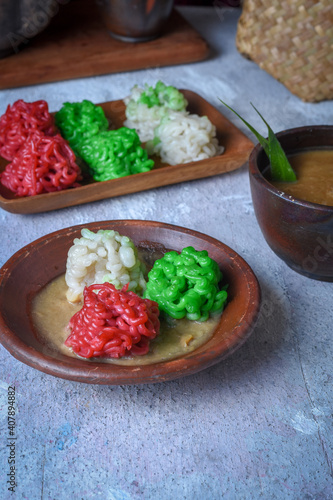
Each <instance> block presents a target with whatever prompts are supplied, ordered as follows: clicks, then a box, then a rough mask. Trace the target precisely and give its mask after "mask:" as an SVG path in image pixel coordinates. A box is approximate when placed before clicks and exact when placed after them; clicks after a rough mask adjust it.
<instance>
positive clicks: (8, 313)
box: [0, 220, 260, 385]
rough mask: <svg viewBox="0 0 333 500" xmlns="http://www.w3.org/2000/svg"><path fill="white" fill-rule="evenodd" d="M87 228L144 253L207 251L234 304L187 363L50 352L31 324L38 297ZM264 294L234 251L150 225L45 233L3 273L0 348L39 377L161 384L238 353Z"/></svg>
mask: <svg viewBox="0 0 333 500" xmlns="http://www.w3.org/2000/svg"><path fill="white" fill-rule="evenodd" d="M83 227H88V228H89V229H91V230H92V231H97V230H98V229H111V228H112V229H114V230H116V231H118V232H119V233H120V234H123V235H127V236H129V237H130V238H132V240H133V241H134V243H135V245H137V246H139V247H144V248H148V249H151V250H158V251H160V250H162V251H165V249H174V250H177V251H181V250H182V248H184V247H186V246H189V245H192V246H193V247H194V248H196V249H197V250H207V251H208V253H209V255H210V257H212V258H213V259H215V260H216V261H217V262H218V264H219V266H220V268H221V270H222V271H223V274H224V280H225V281H226V282H227V283H229V289H228V294H229V301H228V304H227V306H226V308H225V310H224V312H223V315H222V316H221V320H220V322H219V324H218V327H217V328H216V330H215V332H214V334H213V337H212V338H211V339H210V340H209V341H208V342H207V343H206V344H204V345H203V346H201V347H200V348H198V349H197V350H195V351H193V352H191V353H190V354H187V355H186V356H184V357H182V358H179V359H175V360H171V361H167V362H161V363H155V364H152V365H145V366H122V365H114V364H107V363H98V362H89V361H85V360H82V359H79V358H72V357H69V356H66V355H64V354H62V353H60V352H58V351H55V350H51V349H50V348H48V347H47V346H46V345H44V344H43V343H42V342H41V341H40V340H38V338H37V337H36V334H35V331H34V326H33V324H32V320H31V302H32V299H33V298H34V296H35V295H36V294H37V293H38V292H39V291H40V290H41V289H42V288H43V287H44V286H45V285H46V284H47V283H49V282H50V281H51V280H52V279H54V278H55V277H57V276H59V275H60V274H63V273H64V272H65V265H66V259H67V252H68V249H69V248H70V246H71V245H72V243H73V239H74V238H76V237H80V236H81V229H82V228H83ZM259 306H260V288H259V284H258V281H257V279H256V277H255V275H254V273H253V271H252V270H251V268H250V267H249V266H248V264H247V263H246V262H245V261H244V260H243V259H242V258H241V257H240V256H239V255H238V254H237V253H236V252H234V251H233V250H232V249H230V248H229V247H227V246H226V245H224V244H223V243H221V242H220V241H218V240H216V239H214V238H211V237H209V236H206V235H204V234H201V233H198V232H195V231H191V230H190V229H185V228H181V227H178V226H173V225H169V224H163V223H159V222H151V221H135V220H124V221H121V220H117V221H103V222H93V223H90V224H84V225H80V226H74V227H69V228H66V229H62V230H60V231H57V232H55V233H51V234H48V235H46V236H44V237H43V238H40V239H38V240H36V241H34V242H32V243H30V244H29V245H27V246H26V247H24V248H22V249H21V250H19V251H18V252H17V253H16V254H15V255H13V256H12V257H11V258H10V259H9V260H8V261H7V263H6V264H4V266H3V267H2V268H1V274H0V342H1V343H2V344H3V346H4V347H5V348H6V349H7V350H8V351H9V352H10V353H11V354H12V355H13V356H14V357H15V358H17V359H18V360H20V361H22V362H23V363H26V364H27V365H29V366H32V367H33V368H36V369H37V370H40V371H42V372H45V373H48V374H51V375H54V376H57V377H61V378H64V379H68V380H74V381H77V382H86V383H91V384H109V385H125V384H142V383H152V382H163V381H166V380H171V379H175V378H178V377H182V376H184V375H190V374H193V373H196V372H198V371H199V370H202V369H204V368H207V367H209V366H211V365H213V364H215V363H217V362H219V361H221V360H223V359H224V358H226V357H227V356H229V355H230V354H231V353H233V352H234V351H235V350H236V349H237V348H238V347H240V346H241V345H242V344H243V343H244V342H245V340H246V339H247V338H248V337H249V335H250V334H251V332H252V330H253V328H254V326H255V323H256V320H257V316H258V313H259Z"/></svg>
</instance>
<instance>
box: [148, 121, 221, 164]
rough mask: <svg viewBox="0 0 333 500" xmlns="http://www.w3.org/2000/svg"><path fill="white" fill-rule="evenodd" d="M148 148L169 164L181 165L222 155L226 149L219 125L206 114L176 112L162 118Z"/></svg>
mask: <svg viewBox="0 0 333 500" xmlns="http://www.w3.org/2000/svg"><path fill="white" fill-rule="evenodd" d="M147 150H148V152H149V153H150V154H152V153H155V154H158V155H159V156H160V157H161V159H162V161H163V162H165V163H168V164H169V165H178V164H181V163H189V162H191V161H199V160H205V159H207V158H211V157H213V156H216V155H219V154H222V153H223V151H224V148H223V147H222V146H220V145H219V143H218V140H217V138H216V127H215V125H213V124H212V123H211V121H210V120H209V119H208V118H207V116H198V115H195V114H189V113H179V112H177V111H174V112H170V113H169V114H168V116H165V117H164V118H163V119H162V121H161V124H160V125H159V126H158V127H157V128H156V130H155V137H154V140H153V141H150V142H148V144H147Z"/></svg>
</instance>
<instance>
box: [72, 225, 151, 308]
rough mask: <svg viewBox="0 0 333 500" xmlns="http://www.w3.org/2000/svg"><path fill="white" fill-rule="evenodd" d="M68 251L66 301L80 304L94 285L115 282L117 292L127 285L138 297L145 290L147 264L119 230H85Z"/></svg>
mask: <svg viewBox="0 0 333 500" xmlns="http://www.w3.org/2000/svg"><path fill="white" fill-rule="evenodd" d="M81 235H82V237H81V238H75V239H74V244H73V245H72V247H71V248H70V249H69V251H68V256H67V264H66V274H65V280H66V284H67V286H68V291H67V294H66V296H67V300H68V301H69V302H79V301H80V300H82V297H83V290H84V288H85V287H86V286H90V285H92V284H101V283H105V282H109V283H112V284H113V285H114V286H115V287H116V288H117V289H121V288H122V287H123V286H125V285H127V284H128V290H131V291H133V292H135V293H137V294H138V295H140V294H142V293H143V291H144V290H145V288H146V281H145V278H144V265H143V263H142V262H141V261H140V260H139V258H138V252H137V248H136V247H135V245H134V243H133V242H132V240H131V239H130V238H128V237H127V236H121V235H120V234H119V233H118V232H117V231H113V230H99V231H97V233H94V232H93V231H90V230H89V229H87V228H85V229H82V231H81Z"/></svg>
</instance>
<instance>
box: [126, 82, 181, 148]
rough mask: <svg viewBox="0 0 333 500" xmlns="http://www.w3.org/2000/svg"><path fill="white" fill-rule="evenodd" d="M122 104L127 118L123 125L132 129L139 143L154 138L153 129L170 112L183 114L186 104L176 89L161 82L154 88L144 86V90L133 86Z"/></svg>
mask: <svg viewBox="0 0 333 500" xmlns="http://www.w3.org/2000/svg"><path fill="white" fill-rule="evenodd" d="M124 103H125V104H126V118H127V119H126V121H125V122H124V125H125V126H126V127H128V128H134V129H135V130H136V131H137V133H138V135H139V137H140V140H141V142H147V141H149V140H152V139H153V138H154V130H155V128H156V127H157V126H158V125H159V124H160V122H161V119H162V118H163V117H164V116H166V115H167V114H168V113H169V111H170V110H171V111H179V112H185V110H186V107H187V104H188V102H187V100H186V99H185V97H184V96H183V94H182V93H181V92H180V91H179V90H178V89H176V88H175V87H172V86H171V85H168V86H167V85H165V84H164V83H163V82H157V84H156V86H155V87H151V86H149V85H147V84H146V85H145V87H144V89H142V88H139V87H138V86H137V85H135V86H134V87H133V88H132V90H131V94H130V95H129V96H128V97H126V98H125V99H124Z"/></svg>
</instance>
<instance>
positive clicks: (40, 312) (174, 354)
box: [32, 275, 219, 365]
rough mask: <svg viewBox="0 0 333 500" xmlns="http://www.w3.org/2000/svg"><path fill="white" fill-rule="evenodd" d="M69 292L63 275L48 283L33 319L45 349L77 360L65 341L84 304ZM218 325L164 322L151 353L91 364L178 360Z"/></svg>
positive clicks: (34, 307) (214, 321)
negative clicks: (68, 295)
mask: <svg viewBox="0 0 333 500" xmlns="http://www.w3.org/2000/svg"><path fill="white" fill-rule="evenodd" d="M66 291H67V286H66V283H65V277H64V275H62V276H59V277H58V278H56V279H55V280H53V281H52V282H51V283H49V284H48V285H47V286H46V287H45V288H43V290H41V292H40V293H39V294H38V295H37V296H36V297H35V299H34V301H33V304H32V318H33V323H34V326H35V328H36V331H37V335H38V337H39V339H40V340H41V341H42V342H43V343H44V344H45V345H46V346H48V347H49V348H52V349H55V350H57V351H60V352H62V353H63V354H66V355H67V356H72V357H78V356H77V355H76V354H75V353H74V352H73V351H72V349H70V348H69V347H67V346H65V344H64V342H65V340H66V339H67V337H68V335H69V333H70V331H69V330H68V328H67V325H68V323H69V320H70V319H71V317H72V316H73V314H75V313H76V312H77V311H79V310H80V309H81V307H82V304H75V305H74V304H71V303H69V302H68V301H67V299H66ZM218 322H219V317H216V318H211V319H209V320H208V321H205V322H203V323H200V322H196V321H189V320H186V319H182V320H172V319H170V323H169V324H167V322H166V321H161V331H160V334H159V335H158V336H157V337H156V338H155V339H154V340H152V342H151V344H150V351H149V353H148V354H145V355H144V356H135V357H134V356H133V357H127V358H121V359H111V358H107V359H106V358H94V359H91V361H99V362H104V363H105V362H108V363H115V364H120V365H147V364H152V363H158V362H161V361H165V360H170V359H174V358H178V357H181V356H183V355H184V354H187V353H189V352H192V351H194V350H195V349H197V348H198V347H199V346H201V345H202V344H204V343H205V342H207V341H208V340H209V339H210V338H211V337H212V335H213V333H214V330H215V329H216V326H217V324H218ZM80 359H84V358H80ZM87 361H88V360H87Z"/></svg>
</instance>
